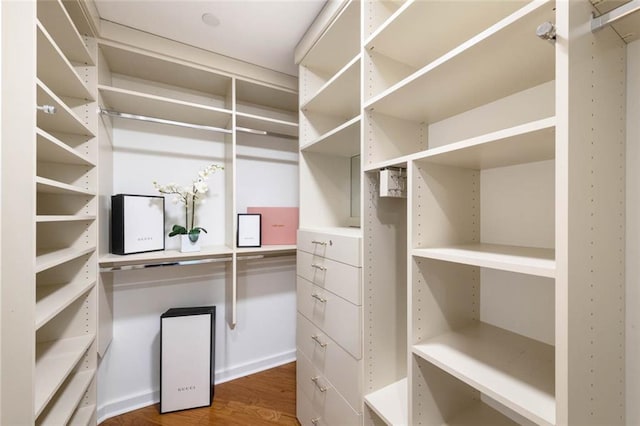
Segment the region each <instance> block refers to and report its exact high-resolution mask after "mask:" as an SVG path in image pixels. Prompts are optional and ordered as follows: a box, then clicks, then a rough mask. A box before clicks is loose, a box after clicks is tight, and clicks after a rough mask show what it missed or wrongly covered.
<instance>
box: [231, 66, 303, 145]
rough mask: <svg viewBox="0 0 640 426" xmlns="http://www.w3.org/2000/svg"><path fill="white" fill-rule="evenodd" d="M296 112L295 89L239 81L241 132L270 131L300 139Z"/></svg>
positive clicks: (237, 121) (238, 123)
mask: <svg viewBox="0 0 640 426" xmlns="http://www.w3.org/2000/svg"><path fill="white" fill-rule="evenodd" d="M297 111H298V93H297V92H296V91H294V90H284V89H282V88H276V87H271V86H269V85H265V84H259V83H255V82H251V81H246V80H240V79H238V80H236V126H237V128H238V130H239V131H240V133H251V131H257V132H256V133H254V134H260V133H261V132H267V133H273V134H276V135H284V136H290V137H291V138H292V139H297V138H298V114H297ZM266 145H268V144H266Z"/></svg>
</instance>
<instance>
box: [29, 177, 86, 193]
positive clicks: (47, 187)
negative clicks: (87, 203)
mask: <svg viewBox="0 0 640 426" xmlns="http://www.w3.org/2000/svg"><path fill="white" fill-rule="evenodd" d="M36 191H37V192H41V193H47V194H74V195H95V192H94V191H90V190H87V189H84V188H80V187H79V186H74V185H69V184H67V183H62V182H58V181H55V180H53V179H48V178H44V177H40V176H37V177H36Z"/></svg>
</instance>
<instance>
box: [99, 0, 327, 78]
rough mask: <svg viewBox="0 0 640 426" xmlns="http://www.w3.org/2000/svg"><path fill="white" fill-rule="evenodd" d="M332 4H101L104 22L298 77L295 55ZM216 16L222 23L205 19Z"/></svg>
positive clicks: (288, 0)
mask: <svg viewBox="0 0 640 426" xmlns="http://www.w3.org/2000/svg"><path fill="white" fill-rule="evenodd" d="M325 2H326V0H208V1H205V0H95V4H96V6H97V8H98V12H99V14H100V17H101V18H102V19H105V20H107V21H112V22H116V23H118V24H122V25H126V26H128V27H132V28H136V29H139V30H142V31H145V32H148V33H152V34H155V35H158V36H161V37H165V38H169V39H172V40H176V41H179V42H182V43H185V44H188V45H191V46H196V47H199V48H202V49H206V50H209V51H211V52H216V53H220V54H222V55H225V56H230V57H232V58H236V59H240V60H242V61H246V62H250V63H254V64H257V65H260V66H263V67H265V68H269V69H273V70H277V71H280V72H283V73H286V74H290V75H297V66H296V65H295V64H294V62H293V51H294V48H295V46H296V45H297V44H298V41H299V40H300V38H301V37H302V36H303V35H304V33H305V31H306V30H307V28H308V27H309V25H311V22H312V21H313V19H314V18H315V17H316V15H317V14H318V12H320V9H322V7H323V6H324V4H325ZM205 13H210V14H213V15H214V16H215V17H216V18H218V20H219V21H220V24H219V25H217V26H215V27H213V26H210V25H206V24H205V23H204V22H203V21H202V15H203V14H205Z"/></svg>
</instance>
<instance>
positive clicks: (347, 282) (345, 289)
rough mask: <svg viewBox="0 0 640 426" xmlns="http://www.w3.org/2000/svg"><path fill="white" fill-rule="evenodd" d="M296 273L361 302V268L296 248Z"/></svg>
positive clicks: (353, 300)
mask: <svg viewBox="0 0 640 426" xmlns="http://www.w3.org/2000/svg"><path fill="white" fill-rule="evenodd" d="M296 263H297V266H296V267H297V271H298V275H299V276H301V277H302V278H306V279H307V280H309V281H311V282H312V283H314V284H315V285H317V286H319V287H322V288H324V289H325V290H329V291H330V292H332V293H335V294H337V295H338V296H340V297H343V298H345V299H347V300H348V301H350V302H351V303H353V304H354V305H361V304H362V295H361V293H362V291H361V289H362V284H361V273H360V272H361V271H362V269H361V268H359V267H356V266H351V265H347V264H345V263H341V262H336V261H335V260H331V259H327V258H324V257H321V256H314V255H313V254H311V253H307V252H305V251H301V250H298V255H297V262H296Z"/></svg>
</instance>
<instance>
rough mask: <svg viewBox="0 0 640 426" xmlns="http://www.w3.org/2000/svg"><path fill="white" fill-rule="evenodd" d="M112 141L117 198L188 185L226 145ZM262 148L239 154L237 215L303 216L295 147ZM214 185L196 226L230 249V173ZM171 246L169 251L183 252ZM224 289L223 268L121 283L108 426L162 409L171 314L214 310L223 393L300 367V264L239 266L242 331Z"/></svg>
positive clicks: (161, 130)
mask: <svg viewBox="0 0 640 426" xmlns="http://www.w3.org/2000/svg"><path fill="white" fill-rule="evenodd" d="M113 135H114V136H113V139H114V182H113V188H114V189H113V190H114V193H134V194H154V189H153V186H152V185H151V182H152V181H153V180H154V179H155V180H158V181H159V182H161V183H168V182H172V181H173V182H176V183H179V184H183V185H184V184H187V183H189V182H190V181H191V179H193V178H194V176H195V174H196V173H197V171H198V170H199V169H200V168H202V167H203V166H205V165H207V164H209V163H211V162H215V163H222V161H223V156H224V144H223V143H222V137H221V136H216V135H215V134H214V133H211V132H204V131H192V130H185V129H180V128H173V127H168V126H162V125H155V124H148V123H141V122H134V121H124V120H117V121H115V122H114V132H113ZM256 138H259V137H256ZM259 142H261V141H260V140H259V139H256V140H252V141H246V140H245V141H243V146H239V147H238V152H239V153H240V155H241V156H240V158H239V159H238V169H237V172H238V180H237V181H238V211H240V212H242V211H244V209H245V207H246V206H265V205H271V206H297V205H298V199H297V196H298V195H297V194H298V179H297V163H296V159H297V154H296V153H295V150H296V144H295V142H293V141H290V142H286V143H285V142H282V141H273V140H265V141H264V142H265V143H263V145H262V146H263V147H260V146H259ZM265 147H266V148H265ZM265 158H266V159H268V161H266V160H265ZM276 165H277V166H276ZM249 175H250V177H249ZM209 184H210V190H209V197H208V199H207V203H206V204H204V205H202V206H201V207H199V208H198V225H199V226H203V227H204V228H206V229H207V230H208V231H209V233H208V234H206V235H203V245H208V244H223V243H224V227H225V226H228V224H225V223H224V220H225V218H224V209H225V207H224V206H225V203H226V202H227V200H225V194H224V187H225V175H224V173H218V174H215V175H213V176H212V178H211V179H210V181H209ZM271 188H273V189H274V190H273V191H272V190H271ZM267 195H268V197H267ZM167 201H169V200H167ZM166 208H167V224H166V226H167V228H170V227H171V225H172V224H173V223H181V221H182V220H183V215H184V214H183V213H182V209H180V208H177V207H175V206H173V205H172V204H171V203H170V202H169V203H167V204H166ZM172 240H173V238H167V240H166V245H167V248H175V247H177V242H176V241H172ZM226 279H227V271H226V264H216V263H214V264H204V265H193V266H173V267H162V268H150V269H144V270H133V271H121V272H115V273H114V285H113V318H114V319H113V341H112V343H111V345H110V346H109V348H108V349H107V351H106V353H105V356H104V357H103V359H102V360H101V362H100V366H99V371H98V418H99V419H100V420H104V419H105V418H108V417H111V416H113V415H116V414H119V413H122V412H125V411H130V410H132V409H135V408H138V407H142V406H146V405H149V404H152V403H154V402H157V401H158V399H159V370H158V369H159V350H160V348H159V344H160V338H159V331H160V315H161V314H162V313H163V312H164V311H166V310H167V309H169V308H172V307H184V306H205V305H216V307H217V312H216V317H217V318H216V361H215V363H216V382H218V383H220V382H222V381H226V380H230V379H233V378H236V377H240V376H244V375H247V374H251V373H253V372H256V371H260V370H263V369H266V368H270V367H273V366H276V365H280V364H283V363H286V362H290V361H293V360H294V359H295V313H296V301H295V256H287V257H279V258H271V259H263V260H249V261H241V262H238V303H237V326H236V327H235V328H234V329H231V328H229V326H228V325H227V324H226V323H225V309H226V306H225V280H226Z"/></svg>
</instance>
